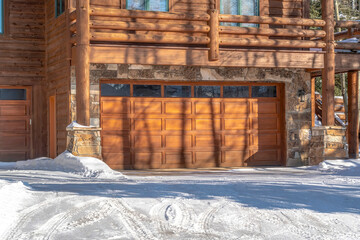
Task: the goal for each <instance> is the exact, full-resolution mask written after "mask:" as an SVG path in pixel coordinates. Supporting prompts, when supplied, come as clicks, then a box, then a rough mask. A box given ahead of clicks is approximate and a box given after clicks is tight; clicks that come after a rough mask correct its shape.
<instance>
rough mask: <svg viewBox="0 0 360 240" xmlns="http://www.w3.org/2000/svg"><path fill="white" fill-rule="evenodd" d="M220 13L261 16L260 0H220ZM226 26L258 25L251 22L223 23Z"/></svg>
mask: <svg viewBox="0 0 360 240" xmlns="http://www.w3.org/2000/svg"><path fill="white" fill-rule="evenodd" d="M220 13H221V14H230V15H246V16H259V0H220ZM222 25H224V26H241V27H257V26H258V25H257V24H251V23H241V24H238V23H222Z"/></svg>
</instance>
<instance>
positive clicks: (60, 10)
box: [55, 0, 65, 17]
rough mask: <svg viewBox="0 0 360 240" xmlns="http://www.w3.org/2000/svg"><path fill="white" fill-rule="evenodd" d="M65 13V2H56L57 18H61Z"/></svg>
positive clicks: (63, 0) (57, 0) (61, 0)
mask: <svg viewBox="0 0 360 240" xmlns="http://www.w3.org/2000/svg"><path fill="white" fill-rule="evenodd" d="M64 11H65V0H55V17H58V16H60V15H61V14H62V13H63V12H64Z"/></svg>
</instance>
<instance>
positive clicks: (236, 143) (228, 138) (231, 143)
mask: <svg viewBox="0 0 360 240" xmlns="http://www.w3.org/2000/svg"><path fill="white" fill-rule="evenodd" d="M249 142H250V135H249V134H243V135H225V143H224V146H225V147H242V148H244V147H246V146H249Z"/></svg>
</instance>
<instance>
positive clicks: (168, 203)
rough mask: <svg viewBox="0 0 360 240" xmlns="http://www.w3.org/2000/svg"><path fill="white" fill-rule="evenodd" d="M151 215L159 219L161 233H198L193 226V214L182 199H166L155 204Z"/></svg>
mask: <svg viewBox="0 0 360 240" xmlns="http://www.w3.org/2000/svg"><path fill="white" fill-rule="evenodd" d="M150 215H151V216H152V217H153V218H155V219H156V220H157V225H158V229H159V232H160V233H171V232H172V233H174V232H182V233H184V232H188V233H194V234H198V232H195V231H194V230H192V228H191V224H192V222H193V214H191V210H189V207H188V206H186V205H185V204H184V202H183V201H182V200H178V199H177V200H173V201H172V200H165V201H163V202H160V203H158V204H156V205H155V206H153V207H152V208H151V210H150Z"/></svg>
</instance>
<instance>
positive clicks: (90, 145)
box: [66, 127, 102, 159]
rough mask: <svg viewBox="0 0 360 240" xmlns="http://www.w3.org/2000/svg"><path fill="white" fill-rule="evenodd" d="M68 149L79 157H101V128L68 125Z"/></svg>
mask: <svg viewBox="0 0 360 240" xmlns="http://www.w3.org/2000/svg"><path fill="white" fill-rule="evenodd" d="M66 131H67V150H68V151H69V152H71V153H72V154H73V155H75V156H79V157H95V158H99V159H102V157H101V136H100V131H101V128H96V127H68V128H66Z"/></svg>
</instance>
